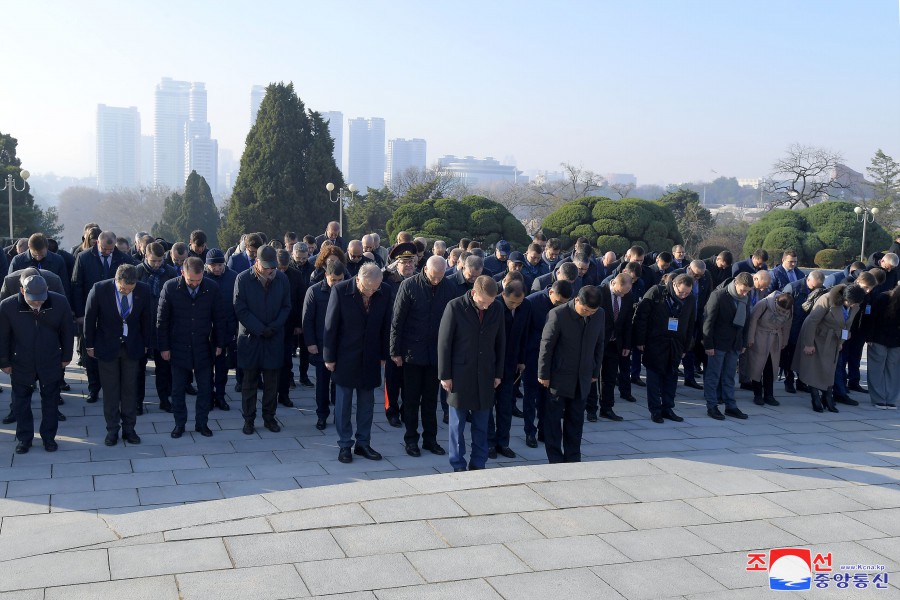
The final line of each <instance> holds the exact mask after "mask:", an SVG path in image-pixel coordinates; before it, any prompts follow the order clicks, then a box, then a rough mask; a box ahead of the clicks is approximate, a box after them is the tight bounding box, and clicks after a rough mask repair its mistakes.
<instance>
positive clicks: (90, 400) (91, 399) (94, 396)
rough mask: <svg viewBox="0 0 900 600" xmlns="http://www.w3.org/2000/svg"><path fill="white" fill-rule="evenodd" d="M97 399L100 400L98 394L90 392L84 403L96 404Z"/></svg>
mask: <svg viewBox="0 0 900 600" xmlns="http://www.w3.org/2000/svg"><path fill="white" fill-rule="evenodd" d="M99 399H100V394H98V393H97V392H91V393H90V394H89V395H88V397H87V400H86V402H87V403H88V404H93V403H94V402H96V401H97V400H99Z"/></svg>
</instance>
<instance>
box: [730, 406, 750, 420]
mask: <svg viewBox="0 0 900 600" xmlns="http://www.w3.org/2000/svg"><path fill="white" fill-rule="evenodd" d="M725 415H726V416H728V417H732V418H735V419H746V418H747V415H745V414H744V413H742V412H741V409H739V408H726V409H725Z"/></svg>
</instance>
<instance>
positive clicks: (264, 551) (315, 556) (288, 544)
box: [225, 530, 344, 567]
mask: <svg viewBox="0 0 900 600" xmlns="http://www.w3.org/2000/svg"><path fill="white" fill-rule="evenodd" d="M225 543H226V544H227V546H228V552H229V554H230V555H231V559H232V561H234V566H236V567H259V566H263V565H278V564H287V563H299V562H308V561H316V560H325V559H329V558H342V557H343V556H344V552H343V551H342V550H341V548H340V546H338V544H337V542H335V541H334V538H333V537H331V534H330V533H329V532H328V531H327V530H318V531H290V532H285V533H271V534H261V535H243V536H236V537H228V538H225Z"/></svg>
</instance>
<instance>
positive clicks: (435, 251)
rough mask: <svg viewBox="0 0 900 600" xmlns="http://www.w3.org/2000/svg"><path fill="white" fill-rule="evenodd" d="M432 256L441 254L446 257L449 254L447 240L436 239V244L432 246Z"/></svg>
mask: <svg viewBox="0 0 900 600" xmlns="http://www.w3.org/2000/svg"><path fill="white" fill-rule="evenodd" d="M431 254H432V256H440V257H442V258H446V256H447V242H445V241H444V240H434V245H433V246H432V247H431Z"/></svg>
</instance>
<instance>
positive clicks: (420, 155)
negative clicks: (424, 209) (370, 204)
mask: <svg viewBox="0 0 900 600" xmlns="http://www.w3.org/2000/svg"><path fill="white" fill-rule="evenodd" d="M409 168H416V169H420V170H421V169H424V168H425V140H423V139H420V138H413V139H411V140H405V139H402V138H400V139H396V140H389V141H388V153H387V170H386V171H385V172H384V185H386V186H388V187H391V183H392V182H393V181H394V179H395V178H396V177H397V176H398V175H402V174H403V173H405V172H406V171H407V169H409Z"/></svg>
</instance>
